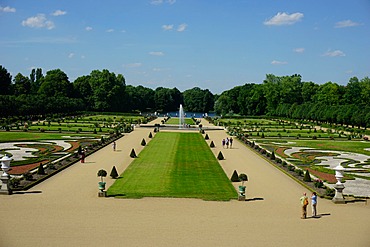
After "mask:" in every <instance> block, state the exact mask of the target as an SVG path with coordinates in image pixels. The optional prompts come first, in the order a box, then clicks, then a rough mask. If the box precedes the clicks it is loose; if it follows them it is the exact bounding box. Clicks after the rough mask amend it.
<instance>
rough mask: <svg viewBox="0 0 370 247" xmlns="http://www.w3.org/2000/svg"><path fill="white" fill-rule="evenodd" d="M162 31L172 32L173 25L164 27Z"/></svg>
mask: <svg viewBox="0 0 370 247" xmlns="http://www.w3.org/2000/svg"><path fill="white" fill-rule="evenodd" d="M162 29H163V30H164V31H171V30H172V29H173V25H163V26H162Z"/></svg>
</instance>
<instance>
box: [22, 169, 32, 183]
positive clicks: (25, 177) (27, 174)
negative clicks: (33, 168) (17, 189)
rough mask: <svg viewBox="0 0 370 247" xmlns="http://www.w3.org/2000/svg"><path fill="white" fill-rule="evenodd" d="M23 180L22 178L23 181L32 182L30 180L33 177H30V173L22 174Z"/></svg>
mask: <svg viewBox="0 0 370 247" xmlns="http://www.w3.org/2000/svg"><path fill="white" fill-rule="evenodd" d="M23 178H24V179H25V180H27V181H31V180H32V178H33V175H32V173H30V172H29V171H28V172H25V173H23Z"/></svg>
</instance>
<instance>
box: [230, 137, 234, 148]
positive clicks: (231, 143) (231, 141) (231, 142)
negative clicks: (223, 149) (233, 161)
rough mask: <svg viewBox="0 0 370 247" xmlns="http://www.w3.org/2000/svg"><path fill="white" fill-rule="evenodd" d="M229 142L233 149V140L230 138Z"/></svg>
mask: <svg viewBox="0 0 370 247" xmlns="http://www.w3.org/2000/svg"><path fill="white" fill-rule="evenodd" d="M229 142H230V148H232V147H233V138H232V137H230V140H229Z"/></svg>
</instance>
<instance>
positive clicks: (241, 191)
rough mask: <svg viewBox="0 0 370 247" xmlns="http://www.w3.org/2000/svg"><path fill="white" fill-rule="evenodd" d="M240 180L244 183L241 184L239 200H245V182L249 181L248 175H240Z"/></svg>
mask: <svg viewBox="0 0 370 247" xmlns="http://www.w3.org/2000/svg"><path fill="white" fill-rule="evenodd" d="M239 181H241V182H242V185H239V193H238V201H245V189H246V186H244V182H245V181H248V176H247V175H246V174H244V173H241V174H240V175H239Z"/></svg>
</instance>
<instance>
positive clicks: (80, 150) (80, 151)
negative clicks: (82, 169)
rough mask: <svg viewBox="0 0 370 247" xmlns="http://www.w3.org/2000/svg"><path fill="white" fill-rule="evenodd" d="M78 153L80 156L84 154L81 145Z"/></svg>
mask: <svg viewBox="0 0 370 247" xmlns="http://www.w3.org/2000/svg"><path fill="white" fill-rule="evenodd" d="M77 153H78V154H80V155H81V154H82V147H81V145H80V146H78V151H77Z"/></svg>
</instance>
